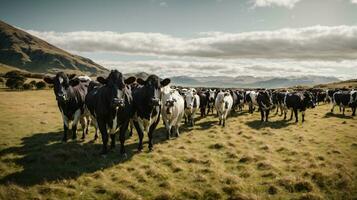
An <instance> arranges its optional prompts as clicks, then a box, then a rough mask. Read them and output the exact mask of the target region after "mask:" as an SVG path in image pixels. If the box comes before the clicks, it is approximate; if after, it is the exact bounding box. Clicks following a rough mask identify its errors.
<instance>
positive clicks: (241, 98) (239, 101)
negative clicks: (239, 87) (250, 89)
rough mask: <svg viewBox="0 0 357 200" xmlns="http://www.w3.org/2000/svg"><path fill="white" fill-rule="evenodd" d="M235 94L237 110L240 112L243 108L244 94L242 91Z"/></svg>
mask: <svg viewBox="0 0 357 200" xmlns="http://www.w3.org/2000/svg"><path fill="white" fill-rule="evenodd" d="M236 94H237V105H238V110H239V111H242V110H243V107H244V92H242V91H236Z"/></svg>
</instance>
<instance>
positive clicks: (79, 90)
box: [43, 72, 89, 142]
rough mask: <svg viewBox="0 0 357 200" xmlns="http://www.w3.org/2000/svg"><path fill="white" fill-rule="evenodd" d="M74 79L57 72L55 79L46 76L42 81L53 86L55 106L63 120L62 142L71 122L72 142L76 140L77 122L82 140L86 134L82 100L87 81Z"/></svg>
mask: <svg viewBox="0 0 357 200" xmlns="http://www.w3.org/2000/svg"><path fill="white" fill-rule="evenodd" d="M74 77H75V74H72V75H67V74H66V73H64V72H58V73H57V74H56V76H55V77H49V76H46V77H44V79H43V80H44V81H45V82H46V83H48V84H53V90H54V93H55V96H56V100H57V105H58V108H59V110H60V112H61V114H62V119H63V129H64V132H63V139H62V141H63V142H66V141H67V132H68V129H69V124H70V122H71V121H72V139H73V140H75V139H76V138H77V124H78V121H80V123H81V126H82V129H83V135H82V139H84V138H85V135H86V134H87V133H88V124H87V123H86V117H85V114H86V112H85V106H84V100H85V96H86V94H87V87H88V84H89V81H80V80H79V79H74Z"/></svg>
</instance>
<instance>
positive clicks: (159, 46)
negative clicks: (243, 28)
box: [28, 26, 357, 60]
mask: <svg viewBox="0 0 357 200" xmlns="http://www.w3.org/2000/svg"><path fill="white" fill-rule="evenodd" d="M28 32H30V33H31V34H33V35H36V36H38V37H40V38H42V39H44V40H46V41H48V42H50V43H52V44H54V45H56V46H59V47H61V48H64V49H66V50H69V51H76V52H112V53H124V54H135V55H154V56H169V57H205V58H220V59H237V58H269V59H317V60H319V59H322V60H343V59H356V58H357V26H332V27H329V26H312V27H306V28H297V29H291V28H286V29H279V30H275V31H256V32H243V33H222V32H208V33H200V34H199V35H197V36H198V37H193V38H179V37H174V36H171V35H166V34H161V33H143V32H130V33H118V32H109V31H107V32H89V31H78V32H66V33H62V32H39V31H32V30H30V31H28Z"/></svg>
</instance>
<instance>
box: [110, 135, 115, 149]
mask: <svg viewBox="0 0 357 200" xmlns="http://www.w3.org/2000/svg"><path fill="white" fill-rule="evenodd" d="M114 148H115V133H110V149H114Z"/></svg>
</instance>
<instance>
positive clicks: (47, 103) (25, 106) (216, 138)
mask: <svg viewBox="0 0 357 200" xmlns="http://www.w3.org/2000/svg"><path fill="white" fill-rule="evenodd" d="M246 109H247V108H245V110H246ZM329 109H330V105H321V106H318V107H317V108H315V109H314V110H308V111H307V112H306V120H307V121H306V122H305V123H304V124H302V123H301V122H299V123H297V124H296V123H294V122H293V121H284V120H282V117H280V116H278V115H273V117H272V118H271V122H268V123H264V124H261V123H260V115H259V113H257V112H255V113H254V114H253V115H250V114H248V113H246V112H242V113H236V114H233V115H232V116H231V117H230V118H229V119H228V121H227V126H226V127H225V128H222V127H220V126H218V123H217V118H216V117H215V116H213V115H210V116H208V117H207V118H203V119H201V118H198V116H197V118H198V120H197V122H196V125H195V127H193V128H191V127H185V126H183V127H182V129H181V133H182V134H181V136H180V137H179V138H174V139H172V140H169V141H167V140H165V139H164V138H165V130H164V129H163V127H162V124H161V122H160V126H159V128H158V130H157V131H156V133H155V139H154V142H155V143H156V145H155V147H154V148H155V149H154V151H153V152H148V151H147V143H145V144H144V151H143V152H141V153H138V152H136V147H137V141H138V138H137V134H136V133H134V136H133V137H132V138H130V139H128V140H127V141H126V147H127V152H128V158H127V159H126V160H123V159H121V158H120V157H119V147H118V146H117V147H116V148H115V149H114V151H112V152H110V153H109V155H108V156H107V157H102V156H100V155H99V152H100V149H101V142H100V140H99V141H97V142H92V141H91V139H92V138H93V128H92V129H91V133H90V134H89V135H88V137H87V138H86V140H85V141H77V142H72V141H70V142H68V143H67V144H62V143H61V142H60V140H61V137H62V121H61V116H60V113H59V111H58V108H57V105H56V102H55V98H54V95H53V92H52V91H50V90H42V91H27V92H4V91H0V110H1V112H0V137H1V141H0V183H1V184H0V199H243V200H244V199H310V200H311V199H355V198H357V187H356V186H357V135H356V134H355V133H356V130H357V124H356V122H357V118H356V117H355V118H351V117H349V115H350V114H351V112H350V111H348V112H347V113H346V114H347V116H342V115H340V114H330V113H329ZM144 141H147V135H145V139H144Z"/></svg>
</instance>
